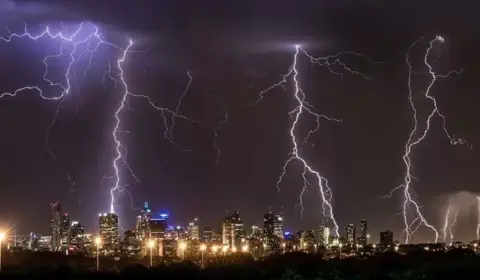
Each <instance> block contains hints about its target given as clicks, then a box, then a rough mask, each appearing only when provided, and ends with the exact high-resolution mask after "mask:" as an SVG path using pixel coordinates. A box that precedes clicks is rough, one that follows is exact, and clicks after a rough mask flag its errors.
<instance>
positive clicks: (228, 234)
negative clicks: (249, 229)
mask: <svg viewBox="0 0 480 280" xmlns="http://www.w3.org/2000/svg"><path fill="white" fill-rule="evenodd" d="M242 240H245V228H244V225H243V221H242V219H240V213H238V211H235V212H234V213H233V214H232V215H231V216H227V217H226V218H225V219H224V220H223V224H222V243H223V244H225V245H229V246H230V247H232V248H233V247H238V246H241V244H242Z"/></svg>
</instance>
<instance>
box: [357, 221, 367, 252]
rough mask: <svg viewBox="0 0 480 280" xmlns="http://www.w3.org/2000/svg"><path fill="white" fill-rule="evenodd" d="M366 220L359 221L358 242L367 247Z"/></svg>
mask: <svg viewBox="0 0 480 280" xmlns="http://www.w3.org/2000/svg"><path fill="white" fill-rule="evenodd" d="M367 229H368V227H367V220H365V219H362V220H361V221H360V240H359V243H360V245H363V246H365V245H367Z"/></svg>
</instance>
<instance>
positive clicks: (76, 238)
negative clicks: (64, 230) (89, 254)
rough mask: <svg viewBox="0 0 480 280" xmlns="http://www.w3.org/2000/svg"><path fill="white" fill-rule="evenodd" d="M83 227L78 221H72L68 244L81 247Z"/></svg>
mask: <svg viewBox="0 0 480 280" xmlns="http://www.w3.org/2000/svg"><path fill="white" fill-rule="evenodd" d="M84 234H85V228H84V227H83V225H82V224H80V223H79V222H78V221H73V222H72V225H71V227H70V245H72V246H76V247H83V235H84Z"/></svg>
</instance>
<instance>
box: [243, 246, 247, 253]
mask: <svg viewBox="0 0 480 280" xmlns="http://www.w3.org/2000/svg"><path fill="white" fill-rule="evenodd" d="M242 252H244V253H245V252H248V245H243V246H242Z"/></svg>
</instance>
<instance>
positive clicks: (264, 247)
mask: <svg viewBox="0 0 480 280" xmlns="http://www.w3.org/2000/svg"><path fill="white" fill-rule="evenodd" d="M262 246H263V256H264V257H265V256H266V255H267V244H266V243H263V245H262Z"/></svg>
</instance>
